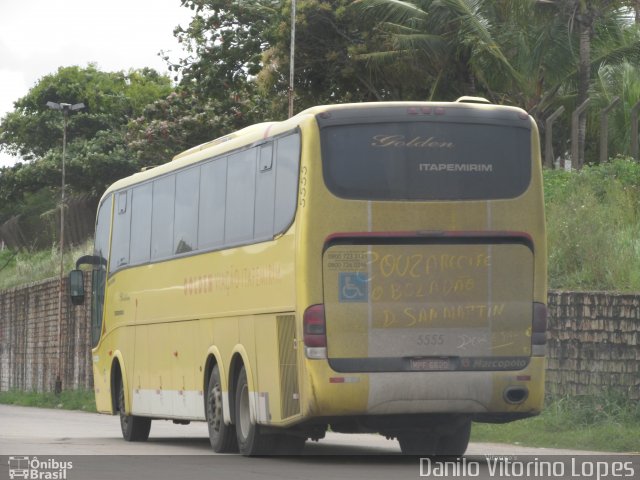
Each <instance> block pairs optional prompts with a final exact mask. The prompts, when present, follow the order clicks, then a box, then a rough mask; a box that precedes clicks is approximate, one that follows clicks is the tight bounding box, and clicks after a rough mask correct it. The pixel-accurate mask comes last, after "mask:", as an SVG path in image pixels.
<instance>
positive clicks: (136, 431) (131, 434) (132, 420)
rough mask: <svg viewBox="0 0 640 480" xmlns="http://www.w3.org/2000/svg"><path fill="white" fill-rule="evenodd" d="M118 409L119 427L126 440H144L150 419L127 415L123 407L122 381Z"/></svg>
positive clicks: (149, 426)
mask: <svg viewBox="0 0 640 480" xmlns="http://www.w3.org/2000/svg"><path fill="white" fill-rule="evenodd" d="M118 410H120V428H121V429H122V436H123V437H124V439H125V440H126V441H127V442H146V441H147V439H148V438H149V430H151V419H150V418H146V417H136V416H135V415H127V414H126V413H125V409H124V382H122V381H120V391H119V392H118Z"/></svg>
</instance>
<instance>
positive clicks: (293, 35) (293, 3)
mask: <svg viewBox="0 0 640 480" xmlns="http://www.w3.org/2000/svg"><path fill="white" fill-rule="evenodd" d="M295 56H296V0H291V52H290V55H289V118H291V117H293V96H294V93H295V91H294V87H293V81H294V69H295Z"/></svg>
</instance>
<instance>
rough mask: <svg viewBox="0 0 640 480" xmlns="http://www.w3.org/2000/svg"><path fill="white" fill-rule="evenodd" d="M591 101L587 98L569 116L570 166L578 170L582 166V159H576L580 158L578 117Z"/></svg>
mask: <svg viewBox="0 0 640 480" xmlns="http://www.w3.org/2000/svg"><path fill="white" fill-rule="evenodd" d="M590 101H591V99H590V98H587V99H586V100H585V101H584V102H582V104H581V105H580V106H579V107H578V108H576V109H575V110H574V111H573V113H572V114H571V166H572V167H574V168H576V169H577V170H580V169H581V168H582V164H583V163H584V159H583V158H578V157H579V156H580V153H579V152H580V146H579V145H578V138H579V135H578V127H579V121H580V115H582V112H584V111H585V110H586V108H587V105H589V102H590Z"/></svg>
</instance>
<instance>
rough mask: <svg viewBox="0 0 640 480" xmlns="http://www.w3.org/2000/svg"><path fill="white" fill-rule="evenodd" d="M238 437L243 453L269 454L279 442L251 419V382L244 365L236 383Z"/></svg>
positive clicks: (239, 447) (239, 446)
mask: <svg viewBox="0 0 640 480" xmlns="http://www.w3.org/2000/svg"><path fill="white" fill-rule="evenodd" d="M235 417H236V418H235V424H236V438H237V440H238V449H239V450H240V453H242V454H243V455H249V456H251V455H268V454H270V453H273V452H274V450H275V448H276V446H277V442H276V441H275V440H276V439H275V438H272V437H273V436H272V435H271V436H269V435H265V434H263V433H262V432H261V431H260V425H258V424H256V423H253V422H252V421H251V411H250V407H249V382H248V381H247V371H246V370H245V368H244V367H242V369H241V370H240V375H239V376H238V382H237V385H236V408H235Z"/></svg>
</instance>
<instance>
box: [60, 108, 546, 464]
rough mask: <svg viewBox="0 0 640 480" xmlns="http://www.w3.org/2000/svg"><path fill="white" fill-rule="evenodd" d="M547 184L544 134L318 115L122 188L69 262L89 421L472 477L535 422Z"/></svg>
mask: <svg viewBox="0 0 640 480" xmlns="http://www.w3.org/2000/svg"><path fill="white" fill-rule="evenodd" d="M541 177H542V176H541V161H540V150H539V139H538V131H537V128H536V124H535V122H534V121H533V120H532V118H531V117H530V116H529V115H527V113H525V112H524V111H522V110H520V109H518V108H512V107H505V106H497V105H492V104H488V103H479V101H469V100H467V99H464V98H463V99H461V100H459V101H457V102H450V103H431V102H429V103H426V102H399V103H363V104H347V105H333V106H319V107H314V108H311V109H308V110H305V111H303V112H301V113H299V114H298V115H296V116H294V117H293V118H290V119H288V120H286V121H282V122H273V123H263V124H259V125H254V126H251V127H248V128H245V129H243V130H240V131H238V132H236V133H233V134H230V135H228V136H225V137H223V138H220V139H217V140H214V141H212V142H210V143H206V144H203V145H200V146H198V147H195V148H192V149H190V150H188V151H186V152H184V153H181V154H179V155H178V156H176V157H175V158H174V159H173V161H171V162H169V163H167V164H164V165H162V166H159V167H156V168H153V169H151V170H147V171H144V172H141V173H137V174H135V175H132V176H131V177H128V178H126V179H123V180H120V181H118V182H116V183H115V184H114V185H112V186H111V187H110V188H109V189H108V190H107V191H106V193H105V194H104V196H103V197H102V199H101V201H100V205H99V209H98V214H97V225H96V235H95V252H94V255H91V256H88V257H84V258H81V259H79V260H78V262H77V264H78V265H81V264H83V263H85V264H91V265H93V282H92V291H91V305H92V312H93V315H92V341H93V351H92V355H93V373H94V384H95V395H96V405H97V409H98V411H100V412H103V413H107V414H116V413H118V412H119V415H120V421H121V426H122V433H123V436H124V438H125V439H126V440H129V441H144V440H146V439H147V437H148V435H149V429H150V425H151V420H152V419H171V420H174V422H176V423H188V422H190V421H206V422H208V427H209V433H210V439H211V444H212V447H213V449H214V450H215V451H216V452H232V451H238V450H239V451H240V452H241V453H242V454H245V455H256V454H269V453H279V452H281V453H287V452H288V453H293V452H299V451H300V450H301V449H302V448H303V446H304V442H305V441H306V440H307V439H313V440H318V439H320V438H322V437H323V436H324V435H325V432H326V431H327V429H328V428H331V430H332V431H334V432H344V433H353V432H372V433H379V434H381V435H384V436H386V437H389V438H397V439H398V440H399V443H400V447H401V450H402V452H403V453H409V454H424V455H433V454H452V455H460V454H462V453H464V451H465V449H466V447H467V444H468V441H469V434H470V428H471V422H472V421H477V422H508V421H512V420H516V419H520V418H524V417H528V416H531V415H536V414H538V413H539V412H540V409H541V407H542V403H543V396H544V353H545V330H546V241H545V222H544V211H543V193H542V178H541ZM81 279H82V274H81V272H80V271H79V270H76V271H74V272H72V275H71V278H70V285H71V291H72V299H73V300H74V301H75V302H78V303H79V302H80V301H81V299H82V295H83V286H82V285H81Z"/></svg>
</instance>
